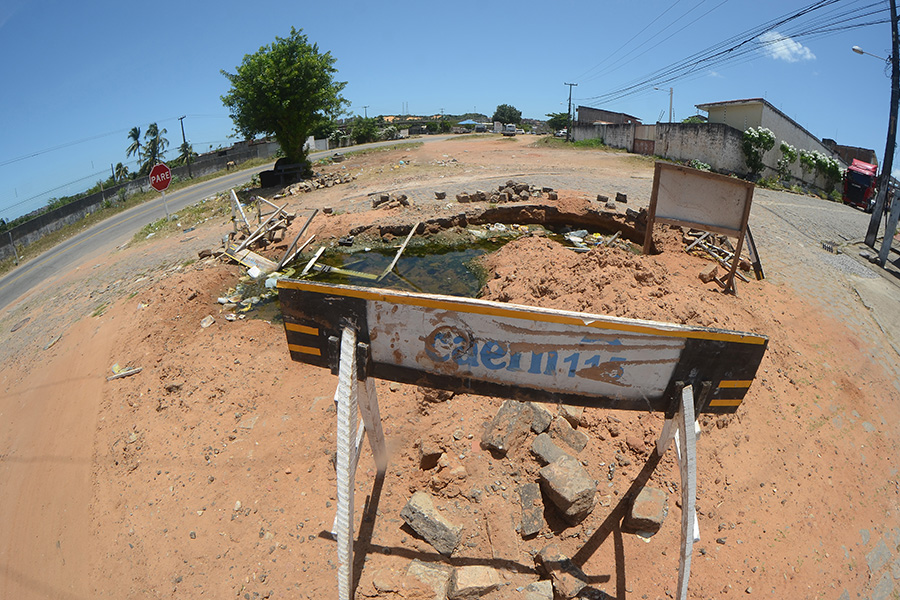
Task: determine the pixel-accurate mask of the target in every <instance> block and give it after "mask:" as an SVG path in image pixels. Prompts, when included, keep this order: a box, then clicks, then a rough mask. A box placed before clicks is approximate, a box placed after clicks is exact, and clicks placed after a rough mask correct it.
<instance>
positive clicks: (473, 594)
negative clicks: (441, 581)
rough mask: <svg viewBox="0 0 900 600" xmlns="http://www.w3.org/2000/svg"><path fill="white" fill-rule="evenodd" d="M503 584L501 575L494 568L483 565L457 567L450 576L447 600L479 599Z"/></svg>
mask: <svg viewBox="0 0 900 600" xmlns="http://www.w3.org/2000/svg"><path fill="white" fill-rule="evenodd" d="M501 583H503V582H502V581H501V579H500V573H498V572H497V569H494V568H493V567H487V566H483V565H469V566H466V567H457V568H456V569H454V571H453V575H451V576H450V586H449V587H448V588H447V598H448V599H449V600H458V599H466V598H477V597H478V596H483V595H484V594H487V593H488V592H492V591H494V590H496V589H497V588H498V587H500V585H501Z"/></svg>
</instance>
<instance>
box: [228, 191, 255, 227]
mask: <svg viewBox="0 0 900 600" xmlns="http://www.w3.org/2000/svg"><path fill="white" fill-rule="evenodd" d="M231 201H232V202H233V203H234V207H235V208H237V211H238V214H239V215H241V219H242V220H243V221H244V225H246V226H247V231H250V221H248V220H247V215H246V214H244V207H243V206H241V201H240V200H238V197H237V194H236V193H235V191H234V188H232V190H231Z"/></svg>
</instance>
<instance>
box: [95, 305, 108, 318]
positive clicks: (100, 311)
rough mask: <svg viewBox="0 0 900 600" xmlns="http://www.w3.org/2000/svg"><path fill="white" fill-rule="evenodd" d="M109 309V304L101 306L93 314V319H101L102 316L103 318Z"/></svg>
mask: <svg viewBox="0 0 900 600" xmlns="http://www.w3.org/2000/svg"><path fill="white" fill-rule="evenodd" d="M107 308H109V303H108V302H104V303H103V304H101V305H100V306H98V307H97V308H96V309H95V310H94V312H92V313H91V316H92V317H100V316H103V313H105V312H106V309H107Z"/></svg>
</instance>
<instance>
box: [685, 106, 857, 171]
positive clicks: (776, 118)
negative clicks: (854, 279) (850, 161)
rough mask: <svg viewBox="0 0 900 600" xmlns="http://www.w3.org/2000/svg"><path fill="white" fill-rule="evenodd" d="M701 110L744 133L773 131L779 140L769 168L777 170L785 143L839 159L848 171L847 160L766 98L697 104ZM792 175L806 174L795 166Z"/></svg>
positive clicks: (769, 155)
mask: <svg viewBox="0 0 900 600" xmlns="http://www.w3.org/2000/svg"><path fill="white" fill-rule="evenodd" d="M697 108H698V109H700V110H704V111H706V112H707V113H708V114H709V123H720V124H723V125H728V126H729V127H733V128H735V129H737V130H738V131H741V132H743V131H746V130H747V129H749V128H750V127H754V128H755V127H765V128H766V129H769V130H771V131H772V133H774V134H775V139H776V140H777V141H776V142H775V147H774V148H773V149H772V150H769V151H768V152H767V153H766V154H765V155H764V156H763V162H764V163H765V164H766V166H768V167H771V168H774V167H775V166H776V165H777V163H778V159H779V158H781V150H780V149H779V146H780V145H781V142H787V143H788V144H790V145H791V146H793V147H794V148H796V149H798V150H815V151H818V152H821V153H822V154H824V155H825V156H830V157H832V158H835V159H837V160H838V162H840V163H841V168H844V169H845V168H847V161H846V160H844V158H843V157H841V156H840V154H839V153H838V152H835V151H834V150H833V149H832V148H829V147H828V146H826V145H825V144H824V143H822V141H821V140H819V138H817V137H816V136H814V135H813V134H812V133H810V132H809V131H807V130H806V128H805V127H803V126H802V125H800V124H799V123H797V121H795V120H793V119H792V118H790V117H789V116H787V115H786V114H784V113H783V112H781V111H780V110H778V109H777V108H776V107H774V106H772V104H771V103H769V102H768V101H767V100H765V99H764V98H749V99H746V100H727V101H724V102H709V103H706V104H697ZM791 174H792V175H795V176H797V177H800V176H801V175H802V173H801V171H800V167H799V165H797V164H794V167H793V169H792V173H791Z"/></svg>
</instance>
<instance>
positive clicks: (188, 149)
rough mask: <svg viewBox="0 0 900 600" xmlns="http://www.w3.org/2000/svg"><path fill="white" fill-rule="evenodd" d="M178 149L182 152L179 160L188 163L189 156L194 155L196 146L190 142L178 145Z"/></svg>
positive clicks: (184, 163)
mask: <svg viewBox="0 0 900 600" xmlns="http://www.w3.org/2000/svg"><path fill="white" fill-rule="evenodd" d="M178 150H179V151H180V152H181V154H179V155H178V160H179V161H180V163H181V164H183V165H186V164H187V161H188V157H189V156H190V157H193V156H194V148H193V147H192V146H191V145H190V144H189V143H188V142H185V143H183V144H181V146H179V147H178Z"/></svg>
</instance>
